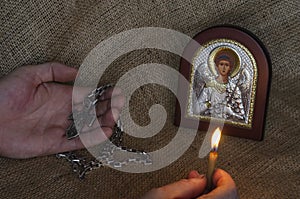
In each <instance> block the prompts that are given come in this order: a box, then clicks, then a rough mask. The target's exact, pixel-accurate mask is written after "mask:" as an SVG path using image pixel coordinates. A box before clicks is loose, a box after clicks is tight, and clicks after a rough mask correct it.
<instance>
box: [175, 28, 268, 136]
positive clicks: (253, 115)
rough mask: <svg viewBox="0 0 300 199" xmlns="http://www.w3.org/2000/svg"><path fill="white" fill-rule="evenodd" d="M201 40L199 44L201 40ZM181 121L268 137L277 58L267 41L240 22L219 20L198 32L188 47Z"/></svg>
mask: <svg viewBox="0 0 300 199" xmlns="http://www.w3.org/2000/svg"><path fill="white" fill-rule="evenodd" d="M195 43H198V44H199V45H195ZM183 54H184V56H185V57H188V60H187V59H185V58H182V59H181V62H180V73H181V74H182V75H183V76H184V77H185V78H186V79H187V80H189V85H186V84H184V82H181V80H180V79H179V85H178V93H179V97H180V100H181V101H182V102H183V103H181V104H180V105H179V103H177V104H176V111H175V122H174V123H175V125H178V126H184V127H188V128H198V130H200V131H208V130H209V129H210V127H211V126H214V127H217V126H222V127H223V129H222V134H225V135H232V136H237V137H243V138H249V139H254V140H262V139H263V131H264V123H265V112H266V104H267V100H268V89H269V79H270V70H271V64H270V60H269V57H268V52H267V50H266V48H265V47H264V45H263V44H262V42H261V41H260V40H259V39H258V38H257V37H256V36H254V34H253V33H251V32H249V31H248V30H245V29H243V28H240V27H234V26H216V27H212V28H208V29H206V30H204V31H202V32H200V33H198V34H197V35H196V36H195V37H193V41H191V42H190V43H189V44H188V45H187V46H186V48H185V50H184V52H183Z"/></svg>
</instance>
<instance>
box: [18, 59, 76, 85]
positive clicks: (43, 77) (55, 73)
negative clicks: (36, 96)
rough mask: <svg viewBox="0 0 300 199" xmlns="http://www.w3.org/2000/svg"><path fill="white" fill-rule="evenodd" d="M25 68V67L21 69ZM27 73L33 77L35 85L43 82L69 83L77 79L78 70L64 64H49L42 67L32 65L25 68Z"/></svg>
mask: <svg viewBox="0 0 300 199" xmlns="http://www.w3.org/2000/svg"><path fill="white" fill-rule="evenodd" d="M21 68H23V67H21ZM21 68H20V69H21ZM23 70H25V73H26V74H27V75H29V76H32V77H33V81H34V84H36V85H38V84H41V83H43V82H52V81H56V82H69V81H73V80H74V79H75V78H76V75H77V72H78V70H77V69H75V68H72V67H68V66H66V65H64V64H60V63H56V62H49V63H44V64H40V65H30V66H26V67H24V68H23Z"/></svg>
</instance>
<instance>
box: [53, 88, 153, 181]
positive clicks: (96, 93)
mask: <svg viewBox="0 0 300 199" xmlns="http://www.w3.org/2000/svg"><path fill="white" fill-rule="evenodd" d="M110 87H112V86H111V85H105V86H100V87H98V88H96V89H95V90H93V91H92V92H91V93H90V94H88V95H87V96H86V97H85V98H84V100H83V102H82V103H83V108H82V110H80V111H73V113H71V115H70V116H69V118H68V119H69V120H71V122H72V123H71V124H70V126H69V127H68V128H67V130H66V137H67V138H68V139H73V138H75V137H77V136H79V132H80V131H81V130H82V128H83V127H84V126H88V127H91V126H92V125H93V123H94V122H95V120H96V119H97V116H96V115H95V114H93V113H91V112H92V110H93V109H95V106H96V105H97V103H98V102H99V97H101V96H102V95H103V94H104V92H105V90H106V89H107V88H110ZM74 118H75V120H74ZM76 127H77V128H76ZM123 134H124V131H123V126H122V123H121V120H120V119H119V120H118V121H117V123H116V125H115V127H114V129H113V134H112V136H111V137H110V138H109V140H108V141H106V142H105V144H104V147H102V148H101V149H100V150H99V155H98V156H97V157H96V159H94V160H90V161H87V159H86V158H83V157H78V156H77V155H76V154H75V153H74V152H65V153H59V154H56V157H57V158H63V159H65V160H67V161H68V162H69V163H70V164H71V166H72V169H73V172H75V173H77V174H78V177H79V178H80V179H83V178H84V177H85V174H87V173H88V172H89V171H92V170H94V169H97V168H99V167H103V166H110V167H114V168H119V167H122V166H125V165H129V164H144V165H151V164H152V159H151V158H150V155H149V154H148V153H146V152H145V151H142V150H137V149H132V148H127V147H125V146H122V137H123ZM128 152H130V153H128ZM114 154H119V155H120V157H123V159H122V158H119V159H117V158H115V157H114ZM125 156H126V157H125ZM124 157H125V158H124Z"/></svg>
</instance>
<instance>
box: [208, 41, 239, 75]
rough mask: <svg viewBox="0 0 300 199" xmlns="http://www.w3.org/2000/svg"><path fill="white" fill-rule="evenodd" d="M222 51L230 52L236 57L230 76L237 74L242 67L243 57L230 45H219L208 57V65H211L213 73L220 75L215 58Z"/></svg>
mask: <svg viewBox="0 0 300 199" xmlns="http://www.w3.org/2000/svg"><path fill="white" fill-rule="evenodd" d="M222 52H224V53H228V54H230V55H231V57H232V58H233V59H234V60H233V62H234V64H233V66H232V67H233V68H232V69H231V72H230V77H234V76H236V75H237V74H238V72H239V70H240V67H241V59H240V57H239V55H238V54H237V53H236V51H235V50H233V49H232V48H230V47H228V46H220V47H217V48H215V49H214V50H213V51H212V52H211V53H210V55H209V57H208V67H209V69H210V71H211V72H212V73H213V75H215V76H218V71H217V67H216V64H215V59H216V56H217V55H219V54H220V53H222Z"/></svg>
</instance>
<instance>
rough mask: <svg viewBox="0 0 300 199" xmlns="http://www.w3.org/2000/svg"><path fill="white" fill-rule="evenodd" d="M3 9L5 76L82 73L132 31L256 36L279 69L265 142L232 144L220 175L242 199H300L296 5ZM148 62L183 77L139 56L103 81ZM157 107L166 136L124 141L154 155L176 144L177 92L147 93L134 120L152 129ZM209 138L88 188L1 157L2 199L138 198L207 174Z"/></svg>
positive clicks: (0, 36) (41, 4) (226, 144)
mask: <svg viewBox="0 0 300 199" xmlns="http://www.w3.org/2000/svg"><path fill="white" fill-rule="evenodd" d="M0 9H1V10H0V24H1V26H0V46H1V52H0V63H1V69H0V75H1V76H3V75H6V74H7V73H9V72H10V71H12V70H13V69H14V68H16V67H20V66H22V65H25V64H36V63H43V62H46V61H59V62H62V63H65V64H67V65H70V66H74V67H79V66H80V64H81V63H82V61H83V59H84V58H85V56H86V55H87V54H88V53H89V52H90V50H91V49H93V47H95V46H96V45H97V44H98V43H99V42H100V41H102V40H104V39H106V38H108V37H110V36H112V35H113V34H115V33H119V32H121V31H124V30H129V29H131V28H137V27H144V26H157V27H165V28H171V29H174V30H177V31H180V32H183V33H185V34H187V35H189V36H194V35H195V34H196V33H198V32H199V31H201V30H203V29H205V28H208V27H210V26H214V25H219V24H233V25H238V26H241V27H244V28H246V29H249V30H251V31H252V32H253V33H254V34H256V35H257V36H258V37H259V38H260V39H261V40H262V42H263V43H264V44H265V45H266V47H267V48H268V50H269V52H270V56H271V60H272V65H273V66H272V83H271V88H270V89H271V90H270V97H269V106H268V110H267V120H266V129H265V139H264V141H262V142H256V141H251V140H245V139H240V138H234V137H228V136H224V137H223V140H222V145H221V148H220V158H219V167H221V168H223V169H225V170H227V171H228V172H229V173H231V174H232V176H233V178H234V180H235V181H236V184H237V186H238V189H239V194H240V197H241V198H246V199H248V198H299V197H300V187H299V186H300V181H299V174H300V170H299V164H300V161H299V160H300V157H299V145H298V144H299V141H300V139H299V135H298V134H299V130H300V125H299V122H300V121H299V110H300V105H299V100H300V96H299V78H300V69H299V54H300V49H299V43H300V39H299V34H300V31H299V30H300V20H299V2H298V1H296V0H294V1H292V0H291V1H281V0H278V1H261V0H255V1H235V0H230V1H217V0H214V1H197V0H189V1H183V0H181V1H180V0H177V1H148V0H143V1H121V0H118V1H102V2H100V1H92V0H89V1H84V0H78V1H76V0H73V1H72V0H69V1H58V0H56V1H51V0H41V1H21V0H17V1H13V0H11V1H1V2H0ZM148 62H156V63H163V64H167V65H169V66H171V67H174V68H175V69H178V68H179V57H177V56H175V55H173V54H169V53H166V52H161V51H158V50H139V51H134V52H132V53H129V54H127V55H124V56H122V57H120V58H119V59H118V60H116V61H115V62H114V63H113V64H112V66H111V67H110V71H108V73H107V74H108V77H107V79H104V80H103V82H116V81H117V79H118V78H119V77H120V76H121V75H122V74H124V73H125V72H126V71H128V70H129V69H131V68H133V67H135V66H137V65H139V64H142V63H148ZM116 72H117V73H116ZM116 74H117V75H116ZM159 102H160V103H161V104H163V105H164V106H165V108H166V110H167V112H168V120H167V124H166V126H165V128H164V129H163V131H162V132H161V133H160V134H159V135H158V136H155V137H153V138H151V140H150V141H149V140H148V141H143V140H132V139H131V138H128V137H126V138H125V143H127V144H128V145H132V146H135V147H137V148H139V147H143V148H145V147H144V146H146V148H147V149H155V148H159V147H162V146H164V144H165V143H167V142H169V141H170V139H171V138H172V137H173V136H174V133H175V132H176V127H174V126H173V124H172V121H173V117H174V105H175V98H174V96H173V95H172V94H171V92H169V91H167V90H166V89H163V88H160V87H157V86H147V87H145V88H143V89H140V90H139V91H138V92H137V93H136V94H135V96H134V99H133V101H132V104H133V105H134V108H133V110H132V113H133V118H135V119H136V122H137V123H139V124H146V123H147V122H149V118H148V117H147V115H146V114H144V113H145V112H147V110H148V108H149V107H151V105H152V104H153V103H159ZM8 133H9V132H8ZM203 137H204V135H203V133H201V132H199V135H198V136H197V137H196V139H195V141H194V142H193V145H192V146H191V147H190V148H189V150H188V151H187V152H186V153H185V154H184V155H183V156H182V157H181V158H180V159H179V160H177V161H176V162H174V163H173V164H171V165H170V166H168V167H166V168H163V169H161V170H159V171H155V172H152V173H144V174H130V173H122V172H118V171H116V170H113V169H110V168H102V169H98V170H96V171H94V172H93V173H91V174H89V175H88V176H87V179H85V180H83V181H80V180H78V179H77V177H76V176H74V174H73V173H72V171H71V170H70V167H69V165H68V163H66V162H64V161H62V160H57V159H56V158H55V157H54V156H47V157H40V158H34V159H27V160H11V159H7V158H0V176H1V177H0V182H1V186H0V198H42V197H46V198H138V197H139V196H141V195H142V194H143V193H145V192H146V191H147V190H149V189H151V188H152V187H157V186H161V185H164V184H167V183H170V182H172V181H175V180H178V179H180V178H183V177H185V176H186V175H187V173H188V172H189V171H190V170H191V169H198V170H199V171H200V172H205V171H206V166H207V165H206V164H207V163H206V160H201V159H199V158H198V157H197V156H198V151H199V148H200V144H201V141H202V139H203Z"/></svg>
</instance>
